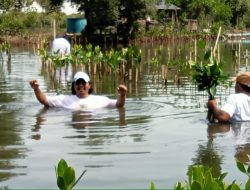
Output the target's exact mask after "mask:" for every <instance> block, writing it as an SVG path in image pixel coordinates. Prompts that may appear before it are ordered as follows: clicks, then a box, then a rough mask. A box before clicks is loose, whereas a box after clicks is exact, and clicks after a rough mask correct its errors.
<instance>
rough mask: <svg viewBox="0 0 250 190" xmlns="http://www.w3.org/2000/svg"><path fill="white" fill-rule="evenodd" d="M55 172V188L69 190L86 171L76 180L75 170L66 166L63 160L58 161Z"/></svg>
mask: <svg viewBox="0 0 250 190" xmlns="http://www.w3.org/2000/svg"><path fill="white" fill-rule="evenodd" d="M55 171H56V178H57V186H58V187H59V189H60V190H71V189H72V188H73V187H74V186H75V185H76V184H77V183H78V181H79V180H80V179H81V178H82V176H83V175H84V174H85V172H86V170H84V171H83V172H82V174H81V175H80V177H79V178H78V179H77V180H76V176H75V169H74V168H73V167H71V166H68V164H67V162H66V161H65V160H64V159H61V160H60V161H59V163H58V165H57V168H56V167H55Z"/></svg>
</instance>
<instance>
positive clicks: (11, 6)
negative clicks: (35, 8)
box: [0, 0, 33, 12]
mask: <svg viewBox="0 0 250 190" xmlns="http://www.w3.org/2000/svg"><path fill="white" fill-rule="evenodd" d="M32 3H33V0H17V1H16V0H1V1H0V9H1V10H3V11H4V12H8V11H20V10H21V9H22V8H24V7H26V6H29V5H31V4H32Z"/></svg>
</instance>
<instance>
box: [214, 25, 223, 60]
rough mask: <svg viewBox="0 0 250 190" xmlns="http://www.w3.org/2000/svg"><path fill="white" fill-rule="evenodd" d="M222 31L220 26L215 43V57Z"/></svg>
mask: <svg viewBox="0 0 250 190" xmlns="http://www.w3.org/2000/svg"><path fill="white" fill-rule="evenodd" d="M220 33H221V27H220V28H219V32H218V35H217V38H216V41H215V45H214V50H213V55H214V57H215V53H216V50H217V48H218V47H217V46H218V42H219V38H220Z"/></svg>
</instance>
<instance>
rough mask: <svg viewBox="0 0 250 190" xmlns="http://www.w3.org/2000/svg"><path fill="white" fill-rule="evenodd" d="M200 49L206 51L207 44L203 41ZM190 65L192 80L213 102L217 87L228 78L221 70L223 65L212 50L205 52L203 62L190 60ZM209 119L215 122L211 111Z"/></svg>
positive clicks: (209, 111)
mask: <svg viewBox="0 0 250 190" xmlns="http://www.w3.org/2000/svg"><path fill="white" fill-rule="evenodd" d="M199 47H200V48H201V49H204V48H205V43H204V42H202V41H201V42H200V43H199ZM189 64H190V66H191V71H192V79H193V81H195V83H196V84H197V87H198V90H199V91H207V93H208V99H209V100H213V99H214V98H215V95H216V88H217V86H218V85H220V84H222V83H224V82H225V81H226V80H227V78H228V76H227V75H225V74H224V73H223V71H222V69H221V65H222V64H221V63H220V62H218V60H216V58H215V55H213V53H212V51H211V49H209V50H208V51H205V54H204V57H203V59H202V60H200V61H198V62H195V61H192V60H190V61H189ZM207 119H208V120H209V121H210V122H214V115H213V112H212V111H211V110H208V115H207Z"/></svg>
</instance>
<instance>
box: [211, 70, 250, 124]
mask: <svg viewBox="0 0 250 190" xmlns="http://www.w3.org/2000/svg"><path fill="white" fill-rule="evenodd" d="M207 106H208V108H210V109H211V110H212V111H213V113H214V116H215V118H216V119H217V120H218V121H219V122H228V121H250V72H244V73H241V74H240V75H239V76H237V77H236V84H235V94H230V96H229V97H228V99H227V102H226V104H225V105H224V106H223V107H222V108H221V109H219V108H218V107H217V103H216V100H209V101H208V104H207Z"/></svg>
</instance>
